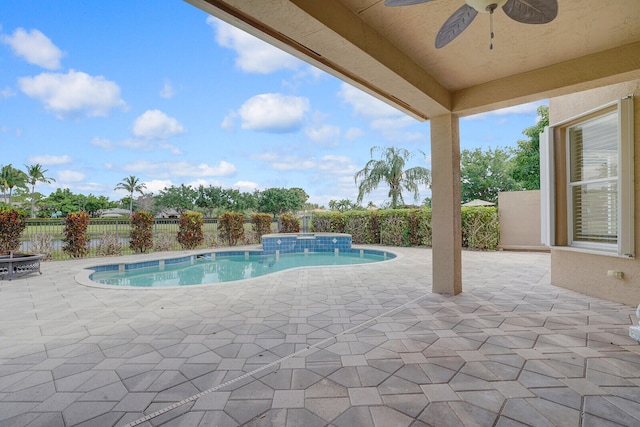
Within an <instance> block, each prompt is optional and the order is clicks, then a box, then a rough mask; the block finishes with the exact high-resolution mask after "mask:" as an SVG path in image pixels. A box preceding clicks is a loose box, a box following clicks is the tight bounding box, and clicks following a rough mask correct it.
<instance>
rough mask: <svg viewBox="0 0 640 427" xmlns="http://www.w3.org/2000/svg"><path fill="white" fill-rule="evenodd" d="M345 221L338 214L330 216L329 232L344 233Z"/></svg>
mask: <svg viewBox="0 0 640 427" xmlns="http://www.w3.org/2000/svg"><path fill="white" fill-rule="evenodd" d="M344 225H345V219H344V215H343V214H341V213H340V212H334V213H332V214H331V226H330V229H329V231H331V232H332V233H344Z"/></svg>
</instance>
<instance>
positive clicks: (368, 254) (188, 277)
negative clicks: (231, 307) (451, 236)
mask: <svg viewBox="0 0 640 427" xmlns="http://www.w3.org/2000/svg"><path fill="white" fill-rule="evenodd" d="M392 258H395V255H394V254H393V253H391V252H387V251H378V250H371V249H343V250H340V251H334V252H304V253H290V254H279V253H276V254H265V253H263V252H261V251H232V252H212V253H204V254H196V255H190V256H186V257H180V258H172V259H164V260H155V261H145V262H139V263H132V264H111V265H104V266H96V267H92V268H91V270H93V271H94V272H93V273H91V274H90V276H89V280H91V281H93V282H97V283H98V284H102V285H107V286H113V287H134V288H163V287H176V286H192V285H201V284H209V283H220V282H230V281H235V280H243V279H250V278H253V277H259V276H264V275H267V274H270V273H275V272H277V271H282V270H287V269H291V268H298V267H315V266H336V265H355V264H367V263H372V262H379V261H385V260H389V259H392Z"/></svg>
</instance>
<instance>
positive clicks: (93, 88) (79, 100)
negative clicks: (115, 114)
mask: <svg viewBox="0 0 640 427" xmlns="http://www.w3.org/2000/svg"><path fill="white" fill-rule="evenodd" d="M18 85H19V86H20V89H21V90H22V92H24V93H25V94H26V95H27V96H29V97H31V98H34V99H37V100H39V101H40V102H42V103H43V104H44V106H45V108H46V109H47V110H49V111H52V112H53V113H55V114H56V116H57V117H58V118H65V117H68V116H74V115H83V114H84V115H86V116H88V117H97V116H102V117H104V116H107V115H108V114H109V112H110V111H111V109H113V108H122V109H124V108H125V107H126V104H125V102H124V101H123V100H122V99H120V87H119V86H118V85H117V84H115V83H114V82H112V81H109V80H106V79H105V78H104V77H102V76H98V77H93V76H90V75H89V74H86V73H83V72H80V71H74V70H69V72H68V73H67V74H62V73H41V74H39V75H37V76H35V77H22V78H20V79H18Z"/></svg>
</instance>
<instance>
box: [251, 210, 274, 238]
mask: <svg viewBox="0 0 640 427" xmlns="http://www.w3.org/2000/svg"><path fill="white" fill-rule="evenodd" d="M251 224H252V226H253V232H254V233H255V234H256V235H257V236H258V238H260V237H262V236H263V235H265V234H269V233H271V215H269V214H265V213H258V214H254V215H252V216H251Z"/></svg>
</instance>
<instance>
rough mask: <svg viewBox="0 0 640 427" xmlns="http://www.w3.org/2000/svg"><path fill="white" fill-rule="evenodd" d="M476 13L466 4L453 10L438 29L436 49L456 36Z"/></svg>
mask: <svg viewBox="0 0 640 427" xmlns="http://www.w3.org/2000/svg"><path fill="white" fill-rule="evenodd" d="M477 14H478V12H477V11H476V10H475V9H474V8H472V7H471V6H469V5H468V4H465V5H464V6H462V7H461V8H460V9H458V10H456V11H455V12H453V15H451V16H450V17H449V19H447V22H445V23H444V24H443V25H442V28H440V31H438V35H437V36H436V49H440V48H441V47H444V46H446V45H447V44H448V43H449V42H450V41H451V40H453V39H455V38H456V37H458V36H459V35H460V33H462V32H463V31H464V30H465V29H466V28H467V27H468V26H469V24H471V21H473V18H475V17H476V15H477Z"/></svg>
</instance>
